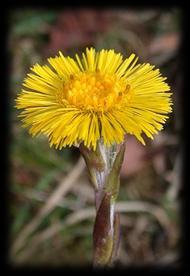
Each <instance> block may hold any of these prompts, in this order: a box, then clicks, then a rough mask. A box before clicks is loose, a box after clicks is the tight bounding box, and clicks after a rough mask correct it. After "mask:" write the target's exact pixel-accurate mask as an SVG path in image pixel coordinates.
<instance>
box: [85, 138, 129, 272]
mask: <svg viewBox="0 0 190 276" xmlns="http://www.w3.org/2000/svg"><path fill="white" fill-rule="evenodd" d="M80 150H81V153H82V155H83V156H84V159H85V161H86V165H87V167H88V171H89V176H90V181H91V183H92V184H93V186H94V189H95V204H96V211H97V213H96V219H95V224H94V231H93V247H94V257H93V263H94V266H95V267H98V266H101V267H102V266H106V265H111V264H112V263H113V261H114V259H115V256H116V254H117V249H118V244H119V214H116V213H115V202H116V199H117V196H118V193H119V185H120V181H119V173H120V169H121V165H122V162H123V157H124V151H125V145H124V144H121V145H119V146H118V147H116V146H115V145H114V146H112V147H110V148H106V147H105V146H104V144H103V143H101V142H100V143H99V144H98V146H97V149H96V151H91V150H89V149H87V148H86V147H85V146H84V145H81V146H80Z"/></svg>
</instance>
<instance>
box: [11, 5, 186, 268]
mask: <svg viewBox="0 0 190 276" xmlns="http://www.w3.org/2000/svg"><path fill="white" fill-rule="evenodd" d="M9 23H10V32H9V38H8V51H9V53H10V56H11V62H10V70H11V78H10V86H9V89H10V96H11V99H10V110H11V111H10V112H11V126H12V129H11V135H12V140H11V145H10V154H11V172H12V173H11V187H10V194H9V199H10V216H11V225H10V226H11V229H10V254H9V259H10V262H11V263H12V264H14V265H29V266H39V267H40V266H52V267H53V266H55V267H56V266H64V265H72V266H75V265H76V266H78V265H90V264H91V260H92V231H93V223H94V191H93V187H92V186H91V185H90V183H89V181H88V175H87V172H86V170H85V166H84V162H83V160H81V158H80V154H79V152H78V149H77V148H74V147H73V148H66V149H63V150H61V151H59V150H55V149H53V148H51V149H50V148H49V145H48V142H47V138H46V137H44V136H41V137H39V138H35V139H33V138H31V136H30V135H29V134H28V132H27V130H25V129H23V128H21V122H20V120H19V119H18V118H17V115H18V111H17V110H16V109H15V107H14V106H15V102H14V100H15V98H16V95H17V94H18V93H19V91H20V90H21V87H22V81H23V78H24V77H25V76H26V73H28V72H29V68H30V66H32V65H33V64H35V63H36V62H38V63H39V64H44V63H46V59H47V58H48V57H50V56H55V55H56V54H57V53H58V51H59V50H61V51H62V52H63V53H64V54H65V55H71V56H72V55H73V54H74V53H75V52H79V53H80V52H81V51H83V50H84V49H85V47H87V46H88V47H89V46H93V47H95V48H96V49H97V50H99V49H102V48H111V49H115V51H118V52H121V53H122V54H123V55H124V56H125V57H126V56H128V55H130V54H131V53H132V52H134V53H136V54H137V55H138V56H139V57H140V62H150V63H153V64H155V65H156V66H157V67H159V68H160V70H161V73H163V74H164V75H165V76H167V78H168V83H169V84H170V86H171V88H172V92H173V102H174V106H173V113H172V115H171V116H170V119H169V120H168V121H167V124H166V125H165V128H164V130H163V131H162V132H160V133H159V135H156V136H155V139H154V141H147V146H146V147H144V146H143V145H141V144H140V143H139V142H137V140H136V139H135V138H133V136H130V135H129V136H128V137H127V143H126V147H127V150H126V154H125V160H124V163H123V167H122V171H121V188H120V195H119V198H118V208H119V210H120V211H121V242H120V248H119V252H118V258H117V262H116V265H118V266H120V265H123V266H126V265H133V266H137V265H147V264H148V265H159V264H160V265H167V264H172V265H178V264H180V247H181V233H180V229H181V221H180V197H179V192H180V189H181V159H182V156H181V150H182V149H181V146H180V144H179V135H180V131H181V122H182V120H181V89H182V71H181V67H180V63H179V60H180V52H179V49H180V48H179V47H180V41H181V13H180V11H179V10H178V9H176V8H170V9H164V10H162V9H141V10H140V9H139V10H138V9H134V10H133V9H127V8H126V9H123V8H122V9H119V8H118V9H113V10H112V9H103V10H100V9H87V8H80V9H72V8H71V9H63V10H49V9H48V10H45V9H32V8H31V9H25V8H24V9H15V10H12V12H11V13H10V15H9Z"/></svg>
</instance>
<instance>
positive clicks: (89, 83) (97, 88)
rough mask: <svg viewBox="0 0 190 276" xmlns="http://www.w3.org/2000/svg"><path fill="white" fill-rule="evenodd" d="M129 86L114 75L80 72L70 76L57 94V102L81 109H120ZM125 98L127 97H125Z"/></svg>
mask: <svg viewBox="0 0 190 276" xmlns="http://www.w3.org/2000/svg"><path fill="white" fill-rule="evenodd" d="M129 91H130V85H128V84H126V80H124V79H120V78H118V77H117V76H116V75H109V74H102V73H100V72H81V73H79V74H77V75H74V76H73V75H71V76H70V79H69V80H67V81H66V82H65V83H64V85H63V90H62V91H61V92H60V93H59V95H58V98H59V102H60V101H61V102H62V103H63V104H64V102H65V101H67V102H69V103H70V104H71V105H74V106H76V107H78V108H81V109H86V110H93V111H102V112H103V111H107V110H109V109H111V108H113V107H117V106H118V107H120V106H121V104H122V103H123V102H124V101H126V100H127V99H128V96H129V95H128V96H127V94H128V93H129ZM126 96H127V97H126Z"/></svg>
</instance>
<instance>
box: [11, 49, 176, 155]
mask: <svg viewBox="0 0 190 276" xmlns="http://www.w3.org/2000/svg"><path fill="white" fill-rule="evenodd" d="M137 60H138V58H136V57H135V55H134V54H131V55H130V56H129V57H128V58H126V59H125V60H124V61H123V57H122V55H121V54H120V53H115V52H114V50H101V51H99V52H96V51H95V49H93V48H90V49H88V48H87V49H86V53H82V58H79V56H78V55H77V54H76V59H72V58H70V57H64V56H63V54H62V53H61V52H59V56H56V57H55V58H49V59H48V62H49V64H50V65H45V66H40V65H39V64H36V65H35V66H33V67H32V68H31V70H32V73H30V74H28V76H27V78H26V79H25V80H24V83H23V86H24V89H23V90H22V92H21V93H20V94H19V95H18V97H17V99H16V107H17V108H18V109H23V110H22V112H21V114H20V115H19V116H20V117H21V118H22V120H23V122H24V125H23V126H24V127H29V126H30V130H29V132H30V133H31V134H32V135H33V136H34V135H37V134H40V133H43V134H45V135H47V136H48V137H49V142H50V146H52V145H53V144H54V145H55V146H56V148H59V149H61V148H62V147H65V146H67V145H68V146H71V145H77V144H80V143H81V142H83V143H84V145H85V146H87V147H89V148H92V149H93V150H95V149H96V144H97V141H98V140H99V139H100V138H102V139H103V142H104V144H105V145H107V146H110V145H111V144H112V143H121V142H122V141H123V140H124V135H125V134H126V133H129V134H133V135H135V136H136V137H137V139H139V140H140V141H141V142H142V143H143V144H145V143H144V140H143V138H142V136H141V135H142V133H143V132H144V133H145V134H146V135H147V136H148V137H150V138H152V139H153V134H154V133H157V132H158V131H159V130H161V129H162V125H163V123H164V122H165V121H166V119H167V118H168V116H167V115H166V114H167V113H169V112H171V110H172V109H171V105H172V102H171V98H170V96H171V93H169V92H167V91H169V90H170V87H169V86H168V84H167V83H166V82H165V79H166V78H164V77H162V76H161V74H160V72H159V69H154V66H152V65H150V64H138V65H136V62H137Z"/></svg>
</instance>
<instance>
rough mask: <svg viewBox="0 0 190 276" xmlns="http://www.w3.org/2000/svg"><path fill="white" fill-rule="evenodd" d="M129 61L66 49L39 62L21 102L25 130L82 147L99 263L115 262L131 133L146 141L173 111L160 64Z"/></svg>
mask: <svg viewBox="0 0 190 276" xmlns="http://www.w3.org/2000/svg"><path fill="white" fill-rule="evenodd" d="M137 60H138V58H137V57H136V56H135V55H134V54H131V55H130V56H129V57H128V58H126V59H125V60H123V57H122V55H121V54H120V53H115V51H114V50H101V51H98V52H96V51H95V49H93V48H90V49H88V48H87V49H86V53H82V57H81V58H80V57H79V56H78V55H77V54H76V56H75V59H73V58H71V57H65V56H63V54H62V53H61V52H59V56H56V57H55V58H49V59H48V62H49V65H44V66H41V65H39V64H36V65H35V66H34V67H32V68H31V71H32V72H31V73H29V74H28V76H27V77H26V79H25V80H24V83H23V86H24V88H23V90H22V92H21V93H20V94H19V95H18V97H17V99H16V107H17V108H18V109H22V112H21V113H20V115H19V116H20V117H21V119H22V121H23V126H24V127H30V129H29V132H30V133H31V134H32V135H33V136H36V135H38V134H41V133H42V134H45V135H46V136H47V137H48V138H49V143H50V146H52V145H54V146H55V147H56V148H59V149H61V148H63V147H66V146H72V145H75V146H78V147H79V149H80V151H81V153H82V155H83V156H84V159H85V161H86V164H87V168H88V171H89V175H90V180H91V182H92V184H93V185H94V188H95V199H96V210H97V215H96V219H95V225H94V234H93V239H94V264H95V265H106V264H111V263H112V261H113V260H114V258H115V255H116V252H117V247H118V233H119V216H118V214H116V213H115V212H114V204H115V201H116V198H117V195H118V191H119V172H120V168H121V165H122V161H123V156H124V150H125V144H124V143H125V142H124V141H125V135H126V134H132V135H135V136H136V138H137V139H138V140H139V141H140V142H141V143H143V144H145V142H144V139H143V137H142V134H143V133H144V134H145V135H146V136H148V137H150V138H151V139H153V135H154V134H156V133H157V132H158V131H160V130H161V129H162V128H163V124H164V123H165V121H166V119H167V118H168V115H167V114H168V113H170V112H171V111H172V109H171V105H172V102H171V93H170V92H168V91H170V87H169V86H168V84H167V83H166V82H165V80H166V78H165V77H163V76H161V74H160V71H159V69H155V68H154V66H153V65H150V64H145V63H143V64H137Z"/></svg>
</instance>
